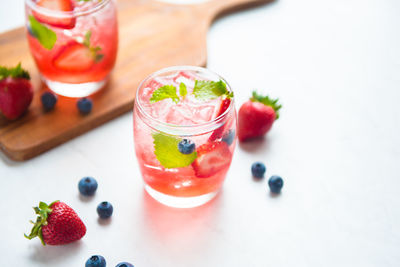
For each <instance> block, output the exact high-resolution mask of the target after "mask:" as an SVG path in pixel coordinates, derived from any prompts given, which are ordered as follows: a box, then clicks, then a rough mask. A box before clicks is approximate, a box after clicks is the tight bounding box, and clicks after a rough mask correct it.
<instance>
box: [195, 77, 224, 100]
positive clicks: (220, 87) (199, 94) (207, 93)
mask: <svg viewBox="0 0 400 267" xmlns="http://www.w3.org/2000/svg"><path fill="white" fill-rule="evenodd" d="M193 94H194V96H195V97H196V98H198V99H200V100H210V99H214V98H217V97H219V96H222V95H228V89H226V84H225V83H224V82H223V81H221V80H219V81H218V82H214V81H199V80H196V81H195V84H194V88H193Z"/></svg>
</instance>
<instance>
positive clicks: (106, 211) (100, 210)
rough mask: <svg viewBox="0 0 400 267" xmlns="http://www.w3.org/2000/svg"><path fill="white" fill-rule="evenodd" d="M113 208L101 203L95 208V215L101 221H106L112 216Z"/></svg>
mask: <svg viewBox="0 0 400 267" xmlns="http://www.w3.org/2000/svg"><path fill="white" fill-rule="evenodd" d="M113 211H114V208H113V206H112V205H111V203H110V202H107V201H103V202H101V203H100V204H99V205H98V206H97V214H99V217H100V218H101V219H108V218H110V217H111V215H112V214H113Z"/></svg>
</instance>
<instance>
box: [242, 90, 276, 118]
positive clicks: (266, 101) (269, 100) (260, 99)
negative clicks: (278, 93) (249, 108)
mask: <svg viewBox="0 0 400 267" xmlns="http://www.w3.org/2000/svg"><path fill="white" fill-rule="evenodd" d="M250 100H251V101H253V102H260V103H263V104H264V105H266V106H269V107H271V108H273V109H274V111H275V120H277V119H279V110H280V109H281V108H282V105H280V104H278V101H279V99H278V98H277V99H272V98H270V97H269V96H267V95H266V96H262V95H259V94H257V92H256V91H253V96H252V97H251V98H250Z"/></svg>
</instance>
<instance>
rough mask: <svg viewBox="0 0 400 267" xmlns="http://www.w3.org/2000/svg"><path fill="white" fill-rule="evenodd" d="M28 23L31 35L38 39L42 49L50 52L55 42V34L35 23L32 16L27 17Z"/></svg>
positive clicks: (37, 22)
mask: <svg viewBox="0 0 400 267" xmlns="http://www.w3.org/2000/svg"><path fill="white" fill-rule="evenodd" d="M29 23H30V25H31V29H32V32H33V35H34V36H35V37H36V38H37V39H38V41H39V43H40V44H41V45H42V46H43V47H44V48H46V49H48V50H51V49H52V48H53V46H54V44H55V43H56V41H57V35H56V33H55V32H54V31H52V30H51V29H49V28H47V27H46V26H44V25H43V24H41V23H40V22H39V21H37V20H36V19H35V17H34V16H32V15H31V16H29Z"/></svg>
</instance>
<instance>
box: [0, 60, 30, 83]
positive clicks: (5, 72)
mask: <svg viewBox="0 0 400 267" xmlns="http://www.w3.org/2000/svg"><path fill="white" fill-rule="evenodd" d="M7 77H11V78H23V79H27V80H30V79H31V77H30V76H29V72H27V71H26V70H24V69H23V68H22V67H21V63H18V65H17V66H16V67H14V68H7V67H4V66H0V80H3V79H5V78H7Z"/></svg>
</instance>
